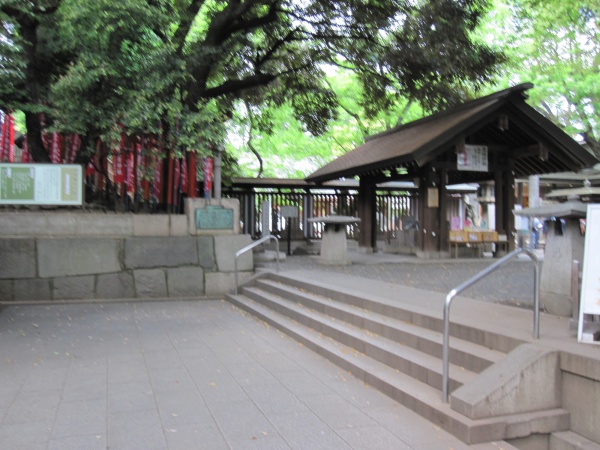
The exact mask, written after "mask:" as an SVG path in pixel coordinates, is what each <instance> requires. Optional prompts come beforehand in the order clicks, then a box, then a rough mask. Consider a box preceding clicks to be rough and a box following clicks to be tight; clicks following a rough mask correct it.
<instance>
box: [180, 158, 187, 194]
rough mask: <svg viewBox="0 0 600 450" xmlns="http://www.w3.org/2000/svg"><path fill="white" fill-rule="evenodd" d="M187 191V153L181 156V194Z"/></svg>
mask: <svg viewBox="0 0 600 450" xmlns="http://www.w3.org/2000/svg"><path fill="white" fill-rule="evenodd" d="M187 190H188V164H187V152H184V154H183V161H182V162H181V192H187Z"/></svg>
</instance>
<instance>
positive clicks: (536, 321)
mask: <svg viewBox="0 0 600 450" xmlns="http://www.w3.org/2000/svg"><path fill="white" fill-rule="evenodd" d="M521 253H527V255H529V257H530V258H531V260H532V262H533V263H534V264H535V282H534V287H533V296H534V300H533V337H534V338H535V339H539V337H540V260H539V258H538V257H537V255H536V254H535V253H533V252H532V251H531V250H529V249H528V248H517V249H515V250H513V251H512V252H510V253H509V254H507V255H505V256H504V257H502V258H500V259H499V260H498V261H496V262H495V263H494V264H492V265H490V266H489V267H487V268H485V269H484V270H482V271H481V272H479V273H478V274H476V275H475V276H473V277H471V278H469V279H468V280H467V281H465V282H464V283H462V284H460V285H458V286H457V287H455V288H454V289H452V290H451V291H450V292H449V293H448V295H447V296H446V302H445V304H444V349H443V360H444V373H443V380H442V394H443V397H444V402H446V403H448V395H449V394H448V387H449V380H448V378H449V376H448V371H449V363H448V347H449V340H450V305H451V303H452V299H453V298H454V297H455V296H456V295H457V294H458V293H460V292H462V291H464V290H465V289H467V288H468V287H471V286H472V285H474V284H475V283H477V282H478V281H479V280H481V279H482V278H484V277H485V276H487V275H489V274H490V273H492V272H493V271H494V270H496V269H498V268H499V267H500V266H502V265H504V264H505V263H506V262H508V261H510V260H511V259H513V258H514V257H516V256H517V255H520V254H521Z"/></svg>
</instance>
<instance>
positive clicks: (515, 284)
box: [267, 256, 534, 307]
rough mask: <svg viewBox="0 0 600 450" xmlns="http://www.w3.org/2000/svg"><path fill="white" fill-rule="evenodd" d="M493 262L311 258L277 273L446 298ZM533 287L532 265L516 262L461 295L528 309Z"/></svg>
mask: <svg viewBox="0 0 600 450" xmlns="http://www.w3.org/2000/svg"><path fill="white" fill-rule="evenodd" d="M494 261H495V260H492V259H484V260H469V261H465V262H462V261H451V262H448V261H445V262H444V261H431V262H429V261H423V260H418V261H416V262H415V263H412V262H401V263H390V262H385V263H381V264H379V263H370V264H360V263H354V264H351V265H348V266H328V265H323V264H319V263H318V262H317V261H316V260H315V258H314V257H311V256H288V257H287V258H286V260H285V262H283V261H282V262H281V265H280V270H281V271H282V272H285V271H288V270H318V271H331V272H337V273H343V274H349V275H354V276H358V277H364V278H370V279H374V280H380V281H385V282H389V283H397V284H401V285H405V286H411V287H414V288H419V289H425V290H430V291H437V292H442V293H444V294H447V293H448V292H449V291H450V290H452V289H453V288H455V287H457V286H458V285H460V284H461V283H463V282H464V281H466V280H468V279H469V278H471V277H472V276H473V275H475V274H477V273H479V272H480V271H481V270H483V269H485V268H486V267H488V266H489V265H490V264H493V263H494ZM267 266H268V267H270V268H273V269H274V268H275V263H272V264H271V263H268V264H267ZM533 285H534V266H533V264H531V262H530V261H529V260H528V259H526V260H521V259H517V260H515V261H511V262H509V263H507V264H505V265H504V266H502V267H500V268H499V269H497V270H496V271H495V272H493V273H491V274H490V275H488V276H487V277H486V278H484V279H483V280H481V281H479V282H478V283H476V284H475V285H473V286H471V287H470V288H468V289H466V290H464V291H463V292H462V293H461V294H460V295H462V296H464V297H469V298H474V299H477V300H483V301H488V302H494V303H503V304H510V305H514V306H524V307H528V306H532V305H533Z"/></svg>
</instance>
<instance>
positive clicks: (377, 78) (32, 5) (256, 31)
mask: <svg viewBox="0 0 600 450" xmlns="http://www.w3.org/2000/svg"><path fill="white" fill-rule="evenodd" d="M486 4H487V2H486V1H484V0H460V1H458V0H420V1H415V2H404V1H400V0H378V1H372V0H368V1H364V0H327V1H322V0H309V1H308V2H306V1H304V2H297V1H293V0H290V1H282V0H248V1H244V2H242V1H239V0H214V1H210V2H208V1H204V0H177V1H176V0H122V1H120V2H114V1H108V0H85V1H82V0H77V1H76V0H37V1H34V2H22V1H19V0H4V1H3V2H2V3H0V5H1V7H0V11H2V13H3V14H4V15H3V18H2V21H3V23H4V24H5V26H8V27H9V28H10V29H11V30H12V33H13V36H14V39H13V40H14V42H15V45H16V46H19V47H18V48H19V52H18V56H19V57H20V58H22V60H23V64H24V66H25V69H24V70H23V71H24V72H25V76H24V77H23V80H24V81H23V83H22V85H23V86H25V87H26V89H23V90H22V91H21V90H20V89H19V86H18V85H17V86H15V89H14V91H13V93H14V96H13V97H14V98H15V99H17V98H18V97H19V94H18V93H19V92H22V93H23V98H20V99H19V101H20V103H21V104H22V105H23V109H24V110H25V113H26V117H27V128H28V133H29V134H31V133H32V132H33V133H34V134H36V136H37V134H39V133H38V131H39V130H38V129H37V128H36V125H35V123H34V119H37V115H36V114H37V112H38V111H39V110H40V108H41V105H46V102H47V104H48V114H49V115H50V116H51V117H50V118H51V119H52V120H54V121H55V122H56V123H57V124H60V125H61V126H62V127H66V126H69V127H72V128H75V129H76V130H75V131H79V132H80V133H83V134H85V135H86V136H94V135H97V134H102V133H107V132H108V131H110V123H115V122H117V121H120V120H133V119H131V118H130V119H127V117H135V120H137V121H138V122H140V123H142V122H144V121H146V122H147V121H149V120H150V119H154V118H155V117H169V116H170V117H171V118H172V117H174V116H179V117H183V118H185V120H184V122H185V123H186V124H187V127H182V133H183V134H184V135H183V136H181V138H182V139H183V142H186V141H185V139H189V142H190V143H192V142H194V140H195V142H197V140H198V139H199V138H202V139H205V140H207V141H208V140H210V141H213V142H214V141H217V140H219V139H221V140H222V139H223V136H224V132H225V130H224V126H223V124H224V123H225V122H226V120H227V119H228V118H230V117H232V115H233V112H234V110H235V108H236V107H237V106H238V104H239V102H240V101H244V102H246V103H247V104H248V105H249V106H250V107H252V108H263V107H264V106H265V105H273V106H281V105H284V104H286V103H287V104H289V105H290V106H291V108H292V111H293V114H294V116H295V117H296V118H297V119H298V120H299V121H300V123H302V126H303V129H304V130H305V131H306V132H309V133H311V134H313V135H319V134H322V133H324V132H325V131H326V129H327V123H328V122H330V121H331V120H332V119H334V118H335V114H336V112H337V106H338V104H339V98H337V96H336V94H335V92H334V91H333V90H332V89H331V88H330V87H329V86H328V85H327V84H326V83H325V72H324V67H325V65H330V66H337V67H343V68H346V69H348V70H351V71H353V72H354V73H356V74H357V79H358V80H359V82H360V83H361V85H362V92H363V94H362V96H361V98H360V100H359V101H360V106H361V107H362V108H364V111H365V114H366V117H369V118H372V117H375V116H376V115H377V113H378V112H379V111H381V110H386V109H389V108H390V106H391V105H393V104H395V102H396V100H397V99H398V98H400V97H403V98H406V99H407V101H409V102H419V103H420V104H422V105H423V106H424V107H425V108H426V109H427V110H432V109H435V108H439V107H443V106H447V105H449V104H452V103H453V102H455V101H457V100H458V99H459V98H461V97H462V96H464V94H465V93H466V92H470V91H471V90H472V89H477V88H479V87H481V86H482V85H483V84H484V83H485V82H487V81H488V80H489V79H490V78H491V76H492V75H493V73H494V68H495V67H496V64H497V63H498V62H499V61H501V56H499V54H498V53H497V52H494V51H491V50H490V49H489V48H488V47H487V46H486V45H484V44H482V43H476V42H474V41H473V40H472V38H471V33H472V31H473V30H474V29H475V28H476V27H477V25H478V23H479V21H480V19H481V17H482V15H483V14H484V12H485V8H486ZM41 35H46V36H50V37H52V39H48V40H47V43H46V44H45V46H42V45H41V41H40V39H39V37H40V36H41ZM41 54H45V55H47V56H48V61H47V64H44V65H39V64H37V62H38V60H37V58H39V57H40V55H41ZM4 56H5V57H8V56H9V55H8V54H7V53H4ZM3 75H4V74H2V76H3ZM33 79H35V83H34V82H33V81H32V80H33ZM0 81H2V80H0ZM74 105H80V108H81V109H80V111H79V113H78V114H77V108H76V107H75V106H74ZM38 123H39V120H38ZM138 125H139V124H138ZM36 141H37V138H36ZM210 141H208V142H210ZM205 142H206V141H205ZM34 146H35V145H34ZM34 158H36V159H38V160H39V159H41V158H43V155H42V154H41V152H38V151H37V150H36V151H35V153H34Z"/></svg>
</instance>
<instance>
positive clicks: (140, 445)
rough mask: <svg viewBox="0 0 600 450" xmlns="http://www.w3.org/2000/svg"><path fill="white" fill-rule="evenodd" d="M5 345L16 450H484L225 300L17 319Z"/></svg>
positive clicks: (4, 406)
mask: <svg viewBox="0 0 600 450" xmlns="http://www.w3.org/2000/svg"><path fill="white" fill-rule="evenodd" d="M0 342H1V343H2V346H1V347H0V449H2V450H38V449H40V450H41V449H44V450H71V449H72V450H82V449H85V450H95V449H98V450H99V449H111V450H124V449H127V450H137V449H140V450H153V449H156V450H164V449H169V450H176V449H183V450H192V449H208V450H215V449H216V450H219V449H278V450H279V449H307V450H318V449H328V450H337V449H394V450H410V449H413V450H430V449H431V450H439V449H454V450H461V449H467V448H471V447H468V446H466V445H465V444H463V443H461V442H460V441H458V440H457V439H456V438H454V437H453V436H451V435H449V434H448V433H446V432H444V431H442V430H440V429H439V428H438V427H436V426H434V425H432V424H431V423H429V422H427V421H425V420H424V419H422V418H421V417H419V416H417V415H416V414H414V413H413V412H411V411H409V410H407V409H406V408H404V407H402V406H401V405H399V404H398V403H396V402H394V401H393V400H391V399H389V398H388V397H386V396H384V395H382V394H380V393H379V392H377V391H375V390H374V389H372V388H370V387H368V386H366V385H365V384H363V383H362V382H360V381H358V380H356V379H355V378H354V377H352V376H351V375H350V374H348V373H346V372H344V371H342V370H341V369H339V368H338V367H336V366H334V365H333V364H332V363H330V362H329V361H327V360H325V359H323V358H321V357H320V356H318V355H316V354H315V353H314V352H312V351H309V350H307V349H306V348H305V347H303V346H301V345H300V344H298V343H297V342H295V341H293V340H292V339H290V338H288V337H287V336H285V335H283V334H281V333H279V332H278V331H276V330H274V329H272V328H270V327H268V326H266V325H265V324H264V323H262V322H259V321H258V320H256V319H254V318H252V317H249V316H248V315H245V314H243V313H241V312H240V311H239V310H237V309H235V308H234V307H233V306H231V305H230V304H229V303H226V302H225V301H222V300H214V301H211V300H205V301H187V302H182V301H169V302H146V303H142V302H140V303H108V304H89V303H87V304H68V305H29V306H10V307H5V308H3V309H2V310H0ZM473 448H475V447H473ZM489 448H492V447H489V446H486V447H485V449H486V450H487V449H489ZM493 448H496V447H493ZM481 449H482V447H478V450H481Z"/></svg>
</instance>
